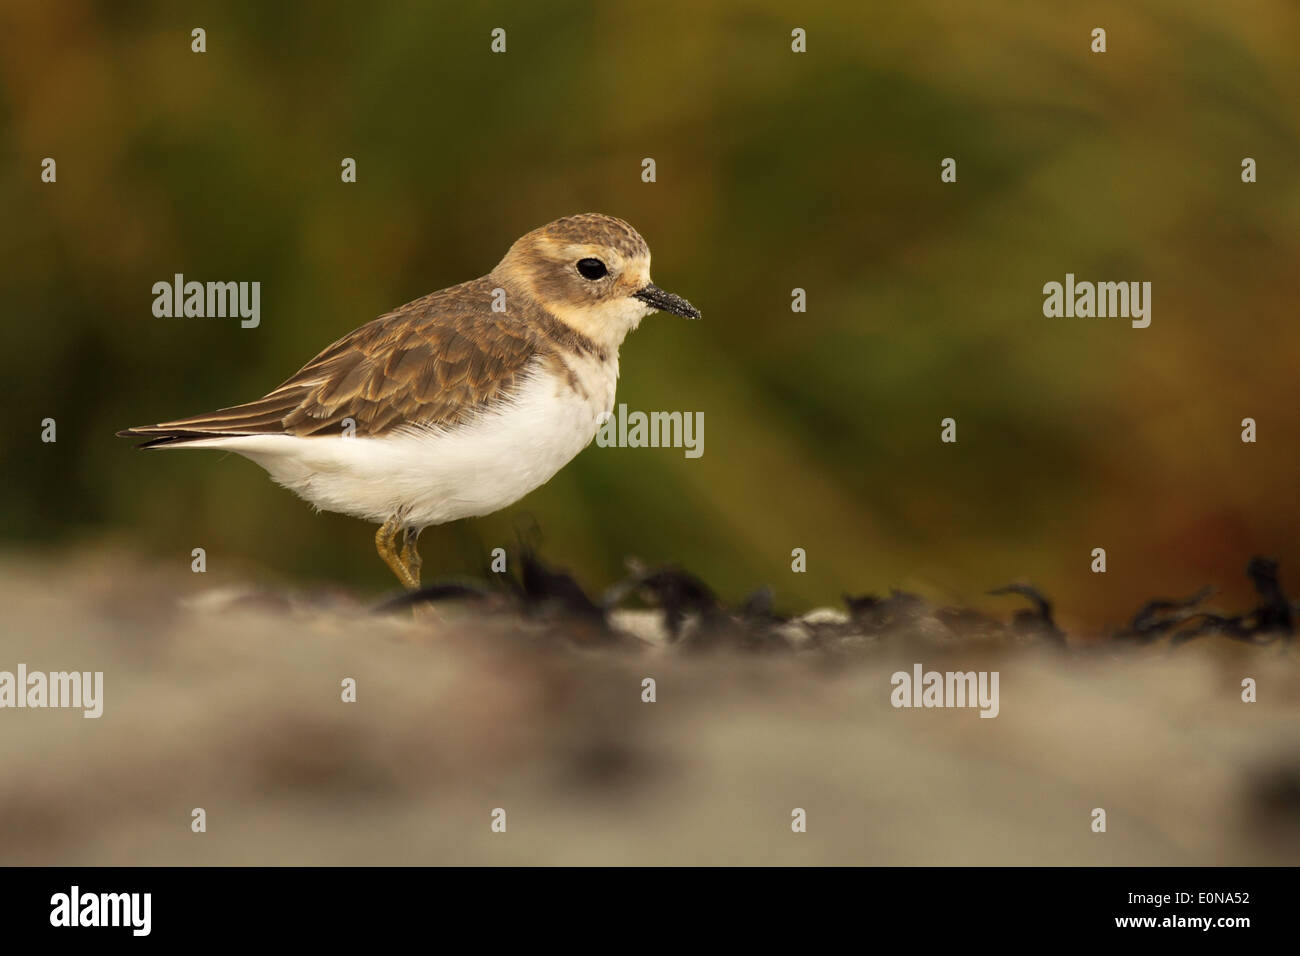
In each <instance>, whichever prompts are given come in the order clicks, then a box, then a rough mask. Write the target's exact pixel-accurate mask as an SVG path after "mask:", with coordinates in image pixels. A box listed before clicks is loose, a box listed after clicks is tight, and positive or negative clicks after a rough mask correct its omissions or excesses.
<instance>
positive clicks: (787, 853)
mask: <svg viewBox="0 0 1300 956" xmlns="http://www.w3.org/2000/svg"><path fill="white" fill-rule="evenodd" d="M61 581H68V582H76V586H75V587H63V586H60V584H59V582H61ZM204 583H206V582H204ZM0 606H2V607H3V608H4V612H3V625H2V629H3V634H2V636H0V670H9V671H13V670H15V669H16V666H17V664H18V663H20V662H22V663H25V664H26V665H27V667H28V668H29V669H30V670H38V669H41V670H70V669H75V670H80V671H103V672H104V712H103V716H102V717H101V718H99V719H86V718H84V717H82V715H81V712H80V711H67V710H32V709H21V710H19V709H4V710H0V862H2V863H9V864H12V863H26V864H74V865H82V864H526V865H546V864H975V863H981V864H1124V865H1132V864H1295V863H1300V746H1297V745H1298V744H1300V720H1298V719H1297V718H1300V679H1298V678H1297V669H1296V655H1295V652H1294V650H1293V649H1292V648H1291V646H1290V644H1289V643H1287V642H1276V643H1273V644H1270V645H1268V646H1249V645H1247V644H1244V643H1240V642H1235V641H1230V640H1226V639H1223V638H1204V639H1199V640H1196V641H1192V642H1189V643H1187V644H1185V645H1183V646H1181V647H1177V648H1171V647H1170V646H1169V644H1168V643H1167V642H1166V641H1157V642H1155V643H1152V644H1149V645H1145V646H1141V647H1127V646H1126V647H1119V646H1106V647H1102V648H1091V649H1069V650H1061V649H1059V648H1055V647H1052V646H1051V645H1050V642H1046V641H1041V640H1039V641H1025V640H1009V639H1005V638H1002V637H992V638H984V639H970V640H965V639H954V638H952V637H951V635H947V636H945V635H944V634H942V633H936V632H935V630H934V629H933V628H931V627H927V626H925V625H924V624H923V623H922V624H918V625H917V626H916V627H915V628H913V629H911V630H910V631H905V632H903V633H895V634H892V635H890V636H888V637H884V638H855V637H853V636H851V635H850V636H849V637H847V638H844V639H843V640H839V641H837V642H834V643H833V644H816V645H815V644H813V643H809V642H806V641H805V642H801V641H799V640H792V641H790V642H789V643H790V644H791V645H792V646H791V648H790V649H786V650H777V651H769V652H755V651H747V650H739V649H734V648H733V649H728V648H723V649H716V650H711V651H698V650H691V649H690V647H689V646H686V645H672V644H667V643H665V639H664V635H663V632H662V629H661V628H660V627H658V624H657V622H658V617H657V615H656V613H655V612H648V613H644V614H641V615H639V616H638V615H636V614H628V615H623V616H621V618H620V620H621V621H622V622H623V623H625V624H627V623H629V622H630V624H631V625H634V626H635V629H637V630H638V631H640V632H641V633H642V635H643V636H644V637H647V638H649V640H648V642H647V643H645V644H640V643H638V642H636V641H631V640H629V641H626V642H624V643H620V644H618V645H616V646H613V647H599V648H591V647H585V646H574V643H573V642H572V641H571V640H569V638H570V637H571V636H572V635H574V634H577V635H579V636H581V634H582V632H583V627H584V626H583V625H573V626H572V627H570V626H568V625H566V624H563V623H561V624H558V625H556V624H551V625H545V626H544V625H541V624H538V623H536V622H522V621H520V620H519V619H518V618H516V617H514V616H512V615H508V614H497V615H489V614H487V613H485V612H483V611H481V610H479V609H475V608H467V607H458V608H454V607H448V608H446V609H444V610H442V611H440V612H439V613H438V615H437V617H436V618H434V617H431V616H429V615H425V616H424V617H422V618H421V619H420V620H413V619H412V618H411V617H410V616H409V615H407V614H397V615H389V616H381V615H376V614H374V613H371V611H370V606H371V605H370V603H367V602H365V601H362V600H360V599H356V598H351V597H349V596H347V595H339V594H331V595H260V596H255V597H253V598H249V597H247V595H246V593H242V594H241V592H240V591H239V590H238V589H236V590H233V591H232V590H228V589H214V590H204V589H203V588H201V587H200V586H198V585H197V584H196V581H195V578H194V577H193V576H189V577H183V576H169V575H166V574H163V573H162V572H160V571H158V570H157V569H155V568H150V567H146V566H143V565H139V564H137V563H134V562H133V561H132V560H131V558H130V557H129V556H127V555H115V556H112V559H111V560H105V559H104V557H103V556H99V557H97V558H95V559H93V560H91V559H86V560H85V561H83V562H82V563H81V564H77V563H75V562H74V563H73V564H72V565H71V566H70V567H62V568H61V569H60V568H58V567H56V566H54V565H52V564H49V563H45V562H43V561H41V562H37V561H33V560H32V559H30V558H28V557H25V556H20V555H14V554H10V555H8V556H7V557H6V558H4V560H3V561H0ZM687 644H688V645H689V642H687ZM917 662H920V663H922V664H923V665H924V666H925V668H926V669H937V670H968V669H986V670H997V671H998V672H999V674H1000V714H999V716H998V717H997V718H995V719H981V718H979V717H978V714H977V712H976V711H974V710H969V709H966V710H961V709H933V710H927V709H895V708H893V707H892V706H891V705H890V694H891V690H892V687H891V684H890V675H891V674H892V673H893V672H894V671H896V670H900V669H902V670H910V669H911V667H912V665H913V664H914V663H917ZM348 677H351V678H354V679H355V680H356V682H357V700H356V702H355V703H345V702H343V701H342V699H341V694H342V692H341V682H342V681H343V680H344V679H345V678H348ZM647 677H650V678H653V679H654V680H655V682H656V697H657V699H656V701H655V702H653V703H646V702H643V701H642V699H641V698H642V681H643V679H644V678H647ZM1244 677H1253V678H1254V679H1255V680H1256V681H1257V682H1258V698H1259V699H1258V702H1256V703H1250V704H1248V703H1243V702H1242V700H1241V681H1242V679H1243V678H1244ZM195 807H202V808H204V810H205V811H206V814H207V831H206V832H204V833H194V832H192V831H191V811H192V810H193V808H195ZM1096 807H1101V808H1105V810H1106V811H1107V814H1108V820H1107V832H1105V833H1094V832H1092V830H1091V828H1090V824H1091V820H1092V817H1091V812H1092V810H1093V808H1096ZM496 808H501V809H504V810H505V813H506V830H505V832H504V833H498V832H493V830H492V827H491V823H492V814H493V811H494V810H495V809H496ZM795 808H803V809H804V810H805V811H806V814H807V832H804V833H794V832H792V829H791V819H792V817H791V814H792V811H793V810H794V809H795Z"/></svg>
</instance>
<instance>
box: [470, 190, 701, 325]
mask: <svg viewBox="0 0 1300 956" xmlns="http://www.w3.org/2000/svg"><path fill="white" fill-rule="evenodd" d="M491 277H492V278H493V279H496V280H498V281H500V282H501V283H502V285H503V287H505V288H506V289H507V290H510V289H511V288H512V287H513V288H515V289H522V290H523V292H524V293H525V294H527V295H529V296H531V297H532V298H533V299H534V300H535V301H536V302H537V304H539V305H541V306H542V307H543V308H545V309H546V310H547V311H548V312H550V313H551V314H552V315H554V316H555V317H556V318H558V319H559V320H560V321H562V322H564V323H565V324H566V325H568V326H570V327H571V328H573V329H575V330H576V331H578V332H581V333H582V334H583V335H585V336H587V337H588V338H590V339H592V340H593V341H596V342H599V343H601V344H604V345H612V346H613V347H615V348H617V347H618V345H619V344H621V343H622V341H623V338H624V336H626V335H627V333H628V332H629V331H631V330H632V329H635V328H636V327H637V326H638V325H639V324H640V322H641V320H642V319H643V318H645V316H647V315H649V314H650V313H651V312H656V311H661V312H671V313H673V314H674V315H681V316H685V317H686V318H688V319H698V318H699V317H700V311H699V309H697V308H695V306H693V305H691V304H690V303H689V302H687V301H686V300H685V299H683V298H682V297H681V296H677V295H673V294H672V293H671V292H665V291H664V290H663V289H660V288H659V287H658V286H656V285H655V284H654V283H653V282H651V281H650V249H649V247H648V246H647V245H646V243H645V240H644V239H642V238H641V236H640V234H639V233H637V231H636V230H635V229H633V228H632V227H631V226H629V225H628V224H627V223H625V222H624V221H623V220H622V219H615V218H614V217H612V216H602V215H600V214H598V213H586V214H583V215H580V216H566V217H565V218H563V219H557V220H555V221H554V222H551V223H547V224H546V225H545V226H542V227H541V228H540V229H534V230H533V231H532V232H530V233H528V234H527V235H525V236H524V237H523V238H521V239H519V240H518V241H517V242H516V243H515V244H514V245H513V246H511V247H510V251H509V252H507V253H506V256H505V258H504V259H502V260H501V262H500V263H499V264H498V265H497V267H496V268H495V269H493V270H492V273H491Z"/></svg>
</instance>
